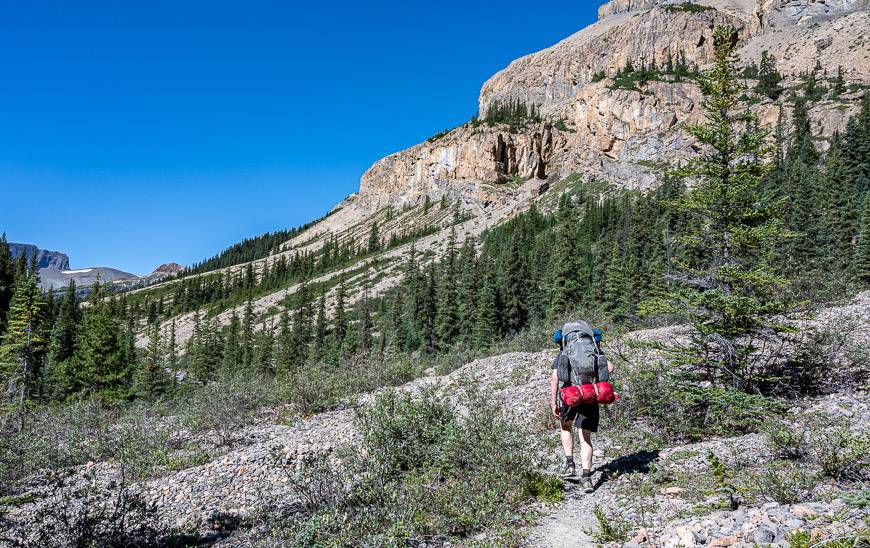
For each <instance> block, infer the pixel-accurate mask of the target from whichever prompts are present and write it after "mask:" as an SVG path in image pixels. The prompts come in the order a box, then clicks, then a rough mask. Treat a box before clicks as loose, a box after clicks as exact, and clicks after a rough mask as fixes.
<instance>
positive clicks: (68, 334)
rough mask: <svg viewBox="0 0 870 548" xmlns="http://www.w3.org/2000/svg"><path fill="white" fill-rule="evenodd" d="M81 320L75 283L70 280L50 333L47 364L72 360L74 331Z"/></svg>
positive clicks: (74, 342)
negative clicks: (49, 349)
mask: <svg viewBox="0 0 870 548" xmlns="http://www.w3.org/2000/svg"><path fill="white" fill-rule="evenodd" d="M80 320H81V313H80V311H79V301H78V297H77V296H76V282H75V280H70V283H69V285H68V286H67V288H66V292H65V293H64V298H63V301H61V303H60V313H59V314H58V317H57V321H55V323H54V328H53V329H52V333H51V352H50V354H49V362H50V363H53V364H56V363H60V362H65V361H67V360H69V359H70V358H72V355H73V352H74V351H75V344H76V331H77V329H78V327H79V321H80Z"/></svg>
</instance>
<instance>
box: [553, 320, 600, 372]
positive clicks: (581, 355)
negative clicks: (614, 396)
mask: <svg viewBox="0 0 870 548" xmlns="http://www.w3.org/2000/svg"><path fill="white" fill-rule="evenodd" d="M562 355H563V358H562V364H560V365H561V367H558V368H557V369H558V375H559V380H560V381H561V382H563V383H568V382H570V383H571V384H572V385H573V386H580V385H583V384H594V383H597V382H605V381H608V380H610V374H609V372H608V371H607V358H605V357H604V354H603V353H602V352H601V351H600V350H599V349H598V345H597V344H596V343H595V332H594V331H593V330H592V326H591V325H589V323H588V322H585V321H582V320H581V321H576V322H568V323H566V324H565V325H564V326H562ZM566 358H567V359H566Z"/></svg>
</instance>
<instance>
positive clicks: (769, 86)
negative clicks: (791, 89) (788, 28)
mask: <svg viewBox="0 0 870 548" xmlns="http://www.w3.org/2000/svg"><path fill="white" fill-rule="evenodd" d="M781 82H782V75H781V74H780V73H779V71H778V70H777V69H776V58H775V57H773V56H772V55H770V53H768V51H767V50H765V51H762V52H761V63H760V65H759V67H758V84H757V85H756V86H755V92H756V93H758V94H759V95H764V96H766V97H767V98H769V99H772V100H774V101H776V100H777V99H778V98H779V96H780V95H781V94H782V86H781Z"/></svg>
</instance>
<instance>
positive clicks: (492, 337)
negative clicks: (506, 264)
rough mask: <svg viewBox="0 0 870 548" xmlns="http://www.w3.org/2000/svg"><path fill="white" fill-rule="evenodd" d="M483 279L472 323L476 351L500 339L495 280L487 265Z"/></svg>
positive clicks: (498, 304) (498, 307) (498, 305)
mask: <svg viewBox="0 0 870 548" xmlns="http://www.w3.org/2000/svg"><path fill="white" fill-rule="evenodd" d="M483 270H484V271H485V272H484V273H482V274H483V275H484V278H483V280H482V284H483V285H482V286H481V288H480V295H479V296H478V300H477V310H476V312H477V313H476V318H475V322H474V346H475V348H478V349H485V348H489V347H490V346H491V345H492V343H493V341H496V340H498V339H500V338H501V330H500V326H501V321H500V318H499V310H500V304H501V303H500V302H499V296H498V288H497V280H496V278H495V276H494V275H493V274H492V272H491V269H490V268H488V265H485V266H484V267H483Z"/></svg>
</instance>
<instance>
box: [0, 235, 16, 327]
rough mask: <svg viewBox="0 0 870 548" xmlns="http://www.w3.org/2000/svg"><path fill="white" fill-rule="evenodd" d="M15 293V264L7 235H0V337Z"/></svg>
mask: <svg viewBox="0 0 870 548" xmlns="http://www.w3.org/2000/svg"><path fill="white" fill-rule="evenodd" d="M14 293H15V263H14V262H13V261H12V252H11V251H10V250H9V243H8V242H7V241H6V233H5V232H4V233H3V234H2V235H0V336H2V335H3V333H5V332H6V314H7V312H8V311H9V304H10V303H11V302H12V295H13V294H14Z"/></svg>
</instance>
